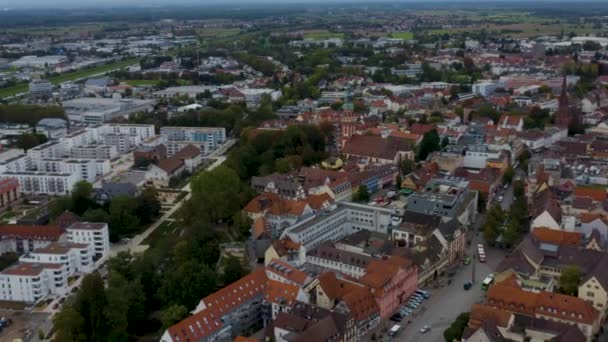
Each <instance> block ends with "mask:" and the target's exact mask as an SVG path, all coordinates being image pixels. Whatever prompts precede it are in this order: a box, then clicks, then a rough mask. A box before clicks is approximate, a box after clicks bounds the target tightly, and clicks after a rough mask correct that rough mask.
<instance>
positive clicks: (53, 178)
mask: <svg viewBox="0 0 608 342" xmlns="http://www.w3.org/2000/svg"><path fill="white" fill-rule="evenodd" d="M2 176H3V178H16V179H17V181H18V182H19V188H20V189H21V193H24V194H47V195H59V196H62V195H68V194H70V192H71V191H72V189H73V188H74V185H75V184H76V183H77V182H78V181H80V180H81V178H80V176H79V175H78V174H76V173H50V172H39V171H24V172H5V173H4V174H2Z"/></svg>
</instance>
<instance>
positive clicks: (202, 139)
mask: <svg viewBox="0 0 608 342" xmlns="http://www.w3.org/2000/svg"><path fill="white" fill-rule="evenodd" d="M160 134H161V136H162V137H163V139H164V140H165V145H166V146H167V154H168V155H169V156H172V155H174V154H175V153H177V152H178V151H180V150H181V149H183V148H184V147H186V146H187V145H194V146H197V147H199V148H200V149H201V154H203V155H206V154H209V153H211V152H212V151H214V150H215V149H217V148H218V147H219V146H220V145H221V144H222V143H223V142H224V141H226V129H225V128H222V127H162V128H161V129H160Z"/></svg>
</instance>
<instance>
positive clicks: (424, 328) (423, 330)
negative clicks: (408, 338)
mask: <svg viewBox="0 0 608 342" xmlns="http://www.w3.org/2000/svg"><path fill="white" fill-rule="evenodd" d="M430 330H431V327H429V326H428V325H425V326H424V327H422V328H421V329H420V332H421V333H423V334H425V333H427V332H429V331H430Z"/></svg>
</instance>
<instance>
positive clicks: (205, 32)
mask: <svg viewBox="0 0 608 342" xmlns="http://www.w3.org/2000/svg"><path fill="white" fill-rule="evenodd" d="M240 32H241V30H240V29H238V28H204V29H201V30H198V31H197V33H198V35H199V36H200V37H203V38H225V37H231V36H236V35H238V34H239V33H240Z"/></svg>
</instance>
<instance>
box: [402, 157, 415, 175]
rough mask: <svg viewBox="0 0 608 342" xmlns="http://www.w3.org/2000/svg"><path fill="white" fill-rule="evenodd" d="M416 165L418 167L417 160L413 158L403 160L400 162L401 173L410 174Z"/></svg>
mask: <svg viewBox="0 0 608 342" xmlns="http://www.w3.org/2000/svg"><path fill="white" fill-rule="evenodd" d="M415 167H416V162H414V161H413V160H410V159H406V160H402V161H401V163H400V164H399V168H400V169H401V173H402V174H403V175H408V174H410V173H411V172H412V171H414V168H415Z"/></svg>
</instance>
